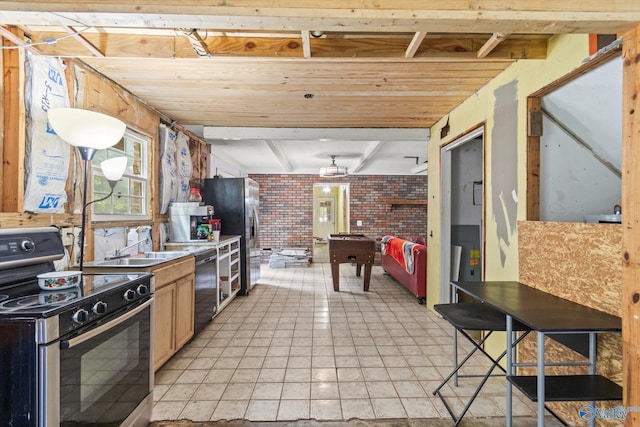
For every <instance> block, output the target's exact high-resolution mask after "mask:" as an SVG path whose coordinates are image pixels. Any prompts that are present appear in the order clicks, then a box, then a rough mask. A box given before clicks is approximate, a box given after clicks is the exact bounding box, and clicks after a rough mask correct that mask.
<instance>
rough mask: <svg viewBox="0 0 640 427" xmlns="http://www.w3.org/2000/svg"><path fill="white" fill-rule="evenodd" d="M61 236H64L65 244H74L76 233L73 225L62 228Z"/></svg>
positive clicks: (63, 241)
mask: <svg viewBox="0 0 640 427" xmlns="http://www.w3.org/2000/svg"><path fill="white" fill-rule="evenodd" d="M60 236H61V237H62V244H63V245H64V246H71V245H73V239H74V235H73V228H72V227H67V228H63V229H61V230H60Z"/></svg>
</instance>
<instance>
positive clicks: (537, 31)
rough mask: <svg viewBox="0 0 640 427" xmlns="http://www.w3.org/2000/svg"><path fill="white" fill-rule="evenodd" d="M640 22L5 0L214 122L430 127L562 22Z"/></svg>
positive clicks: (94, 62)
mask: <svg viewBox="0 0 640 427" xmlns="http://www.w3.org/2000/svg"><path fill="white" fill-rule="evenodd" d="M638 22H640V2H638V1H637V0H618V1H615V2H611V1H608V0H598V1H596V0H585V1H580V2H549V1H545V0H530V1H527V2H523V1H517V0H502V1H492V0H467V1H464V0H432V1H429V2H425V1H420V0H395V1H385V0H379V1H370V0H277V1H276V0H226V1H215V0H210V1H206V0H205V1H202V0H181V1H179V0H170V1H163V2H153V1H149V0H138V1H136V2H130V1H128V0H110V1H109V2H104V1H97V0H96V1H72V0H45V1H30V2H24V1H2V0H0V25H2V27H0V34H2V35H3V36H4V37H6V38H8V39H9V40H12V42H13V43H15V44H18V45H23V46H25V47H27V48H28V49H29V50H31V51H33V52H36V53H41V54H46V55H56V56H62V57H70V58H79V59H81V60H82V61H84V62H85V63H87V64H88V65H90V66H91V67H93V68H95V69H97V70H98V71H99V72H101V73H103V74H104V75H106V76H108V77H109V78H111V79H112V80H114V81H115V82H117V83H119V84H121V85H122V86H124V87H125V88H127V89H128V90H130V91H131V92H133V93H134V94H136V95H138V96H139V97H141V98H142V99H144V100H145V101H147V102H148V103H149V104H150V105H152V106H153V107H155V108H157V109H158V110H159V111H161V112H162V113H164V114H165V115H166V116H167V117H169V118H171V119H174V120H177V121H178V122H179V123H181V124H183V125H202V126H205V127H207V126H224V127H232V126H243V127H269V128H281V127H287V128H413V129H415V128H428V127H430V126H432V125H433V124H434V123H435V122H436V121H437V120H439V119H440V118H442V117H444V116H446V115H447V113H449V112H450V111H451V110H452V109H453V108H455V107H456V106H457V105H459V104H460V103H461V102H462V101H464V100H465V99H467V98H468V97H470V96H472V95H473V94H474V93H475V92H476V91H477V90H478V89H480V88H481V87H482V86H483V85H484V84H486V83H487V82H488V81H489V80H490V79H492V78H493V77H495V76H496V75H497V74H499V73H500V72H501V71H503V70H504V69H505V68H506V67H508V66H509V65H511V64H512V63H513V62H515V61H518V60H532V59H533V60H535V59H544V58H545V57H546V52H547V43H548V41H549V38H550V37H551V36H553V35H554V34H566V33H608V34H611V33H620V32H622V31H625V30H627V29H629V28H632V27H633V26H635V25H637V23H638ZM15 34H17V35H18V37H16V36H15ZM368 149H370V147H369V148H368ZM363 150H364V151H366V150H367V149H363ZM413 150H414V151H415V148H414V149H413ZM418 150H421V151H419V152H418V154H415V153H413V152H409V151H410V149H407V152H406V153H405V152H403V154H404V155H405V156H406V155H410V156H411V155H413V156H416V155H419V156H422V155H424V154H422V153H423V152H424V151H425V150H424V148H420V149H418ZM400 152H402V150H400ZM236 157H237V156H236ZM255 160H256V162H257V163H262V162H263V159H255ZM239 166H246V170H247V171H252V170H253V171H256V169H255V168H252V167H250V166H249V165H248V164H246V165H239ZM310 167H311V168H315V167H316V165H315V164H313V165H311V166H310ZM399 167H400V168H401V169H403V167H402V166H399ZM404 169H407V168H406V167H404ZM404 169H403V170H404ZM299 171H301V169H299ZM365 172H367V171H366V170H365ZM389 173H396V172H389Z"/></svg>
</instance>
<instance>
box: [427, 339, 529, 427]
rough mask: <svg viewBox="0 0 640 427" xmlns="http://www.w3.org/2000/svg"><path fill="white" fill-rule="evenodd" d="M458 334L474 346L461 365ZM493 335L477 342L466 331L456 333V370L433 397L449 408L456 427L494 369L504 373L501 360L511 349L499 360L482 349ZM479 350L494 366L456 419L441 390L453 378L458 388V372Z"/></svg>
mask: <svg viewBox="0 0 640 427" xmlns="http://www.w3.org/2000/svg"><path fill="white" fill-rule="evenodd" d="M458 332H460V333H461V334H462V335H464V336H465V338H467V339H468V340H469V341H470V342H471V343H472V344H473V345H474V348H473V350H471V351H470V352H469V354H467V355H466V356H465V358H464V359H462V361H461V362H459V363H457V360H458V347H457V333H458ZM492 333H493V331H488V333H487V334H486V335H485V336H484V338H482V339H481V340H480V341H479V342H476V341H475V340H474V339H473V338H472V337H471V336H470V335H469V334H467V333H466V332H465V331H464V330H461V329H456V330H455V331H454V345H455V346H456V347H455V349H454V352H453V354H454V363H455V364H456V365H455V368H454V369H453V371H452V372H451V373H450V374H449V375H447V377H446V378H445V379H444V380H443V381H442V382H441V383H440V385H439V386H438V387H437V388H436V389H435V390H434V391H433V395H434V396H435V395H437V396H438V397H439V398H440V400H441V401H442V403H443V404H444V406H445V408H447V411H448V412H449V415H451V418H452V419H453V420H454V424H453V425H454V426H457V425H458V424H460V422H461V421H462V418H463V417H464V416H465V414H466V413H467V411H468V410H469V408H470V407H471V404H472V403H473V401H474V400H475V399H476V397H477V396H478V394H479V393H480V390H482V387H483V386H484V384H485V383H486V382H487V380H488V379H489V377H491V374H492V373H493V371H494V369H495V368H496V367H498V368H500V369H501V370H502V371H503V372H504V368H502V366H500V360H501V359H502V358H503V357H504V356H505V355H506V354H507V352H508V351H509V350H510V349H506V350H505V351H503V352H502V353H501V354H500V355H499V356H498V357H497V358H495V359H494V358H493V357H491V355H489V354H488V353H487V352H486V351H485V350H484V349H483V348H482V345H483V344H484V343H485V341H486V340H487V339H488V338H489V336H491V334H492ZM528 333H529V331H525V332H524V333H523V334H522V335H521V336H520V337H519V338H518V339H517V340H515V342H514V343H513V345H514V346H515V345H516V344H518V343H519V342H520V341H521V340H523V339H524V337H525V336H527V334H528ZM478 350H480V352H482V353H483V354H484V355H485V356H487V357H488V358H489V360H491V361H492V364H491V367H490V368H489V370H488V371H487V373H486V374H484V375H483V376H482V380H481V381H480V384H478V387H476V390H475V391H474V393H473V395H472V396H471V397H470V398H469V401H468V402H467V404H466V405H465V407H464V408H463V409H462V411H461V412H460V414H458V416H457V417H456V415H455V414H454V413H453V410H452V409H451V407H450V406H449V404H448V403H447V401H446V399H445V397H444V396H443V395H442V393H440V390H441V389H442V387H444V386H445V385H446V384H447V382H449V380H450V379H451V378H454V384H455V386H456V387H457V386H458V376H459V375H458V371H459V370H460V369H461V368H462V366H464V364H465V363H466V362H467V360H469V359H470V358H471V357H472V356H473V355H474V354H475V353H476V351H478ZM464 376H466V377H469V376H480V375H464ZM460 377H462V375H460Z"/></svg>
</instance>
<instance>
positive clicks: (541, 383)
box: [537, 332, 545, 427]
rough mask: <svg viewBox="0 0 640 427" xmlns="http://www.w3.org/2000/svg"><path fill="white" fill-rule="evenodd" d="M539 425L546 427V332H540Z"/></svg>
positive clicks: (538, 373)
mask: <svg viewBox="0 0 640 427" xmlns="http://www.w3.org/2000/svg"><path fill="white" fill-rule="evenodd" d="M537 375H538V378H537V384H538V427H544V391H545V390H544V333H543V332H538V372H537Z"/></svg>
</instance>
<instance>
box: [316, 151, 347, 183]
mask: <svg viewBox="0 0 640 427" xmlns="http://www.w3.org/2000/svg"><path fill="white" fill-rule="evenodd" d="M320 176H323V177H325V178H340V177H343V176H347V167H346V166H338V165H336V156H333V155H332V156H331V165H329V166H327V167H324V168H320Z"/></svg>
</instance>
